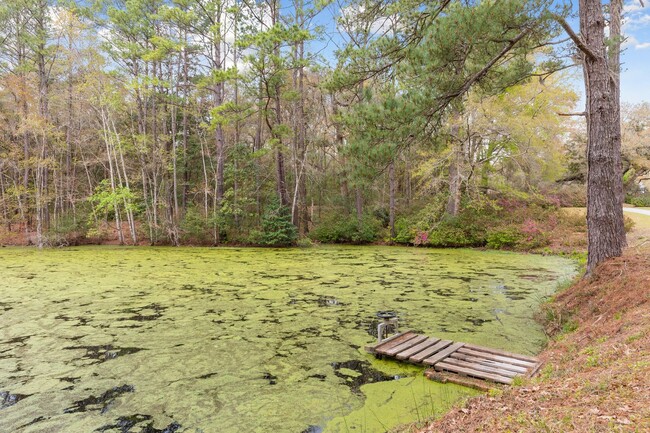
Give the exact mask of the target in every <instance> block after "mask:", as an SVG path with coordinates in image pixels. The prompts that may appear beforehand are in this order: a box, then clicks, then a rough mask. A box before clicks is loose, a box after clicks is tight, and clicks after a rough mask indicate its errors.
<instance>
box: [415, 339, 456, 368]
mask: <svg viewBox="0 0 650 433" xmlns="http://www.w3.org/2000/svg"><path fill="white" fill-rule="evenodd" d="M452 344H453V341H451V340H440V341H439V342H437V343H436V344H434V345H433V346H431V347H428V348H426V349H424V350H423V351H421V352H419V353H416V354H415V355H413V356H411V357H410V358H409V361H410V362H413V363H415V364H420V363H421V362H422V361H423V360H424V359H426V358H428V357H430V356H431V355H433V354H434V353H437V352H439V351H441V350H443V349H444V348H446V347H448V346H451V345H452Z"/></svg>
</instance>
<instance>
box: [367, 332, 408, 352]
mask: <svg viewBox="0 0 650 433" xmlns="http://www.w3.org/2000/svg"><path fill="white" fill-rule="evenodd" d="M417 336H418V334H416V333H415V332H410V331H409V332H404V333H403V334H401V335H399V336H398V337H397V338H393V339H391V340H390V341H382V342H381V343H380V344H378V345H376V346H375V347H374V348H373V349H374V352H376V353H380V351H382V352H383V351H386V350H388V349H392V348H393V347H395V346H397V345H399V344H402V343H404V342H405V341H408V340H411V339H413V338H415V337H417Z"/></svg>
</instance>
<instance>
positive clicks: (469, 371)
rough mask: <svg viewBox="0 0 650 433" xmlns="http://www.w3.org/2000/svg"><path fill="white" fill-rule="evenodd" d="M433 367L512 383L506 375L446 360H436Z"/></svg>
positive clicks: (498, 381) (507, 383)
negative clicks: (450, 362)
mask: <svg viewBox="0 0 650 433" xmlns="http://www.w3.org/2000/svg"><path fill="white" fill-rule="evenodd" d="M434 368H435V369H436V370H438V371H442V370H446V371H451V372H454V373H458V374H463V375H466V376H472V377H478V378H480V379H486V380H491V381H493V382H497V383H503V384H506V385H510V384H511V383H512V378H511V377H507V376H500V375H498V374H492V373H486V372H484V371H478V370H474V369H472V368H465V367H460V366H458V365H453V364H449V363H448V362H444V361H442V362H438V363H437V364H436V365H435V366H434Z"/></svg>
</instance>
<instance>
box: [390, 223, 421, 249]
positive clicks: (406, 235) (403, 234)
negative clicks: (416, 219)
mask: <svg viewBox="0 0 650 433" xmlns="http://www.w3.org/2000/svg"><path fill="white" fill-rule="evenodd" d="M416 234H417V231H416V230H415V228H414V227H413V225H412V224H411V222H410V221H408V220H407V219H406V218H397V220H396V221H395V238H393V239H391V240H392V241H393V242H396V243H398V244H412V243H414V240H415V237H416Z"/></svg>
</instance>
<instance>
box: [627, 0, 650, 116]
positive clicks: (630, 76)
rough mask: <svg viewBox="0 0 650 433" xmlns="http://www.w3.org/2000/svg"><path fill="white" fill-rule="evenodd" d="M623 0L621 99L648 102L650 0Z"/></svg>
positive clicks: (649, 88)
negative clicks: (641, 0)
mask: <svg viewBox="0 0 650 433" xmlns="http://www.w3.org/2000/svg"><path fill="white" fill-rule="evenodd" d="M644 3H645V7H642V6H641V2H640V1H639V0H626V1H625V6H624V10H623V13H624V21H623V33H624V34H625V35H626V36H627V40H626V41H625V43H624V51H623V53H622V55H621V61H622V63H623V65H622V71H621V101H623V102H629V103H638V102H641V101H649V102H650V1H649V0H644Z"/></svg>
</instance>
